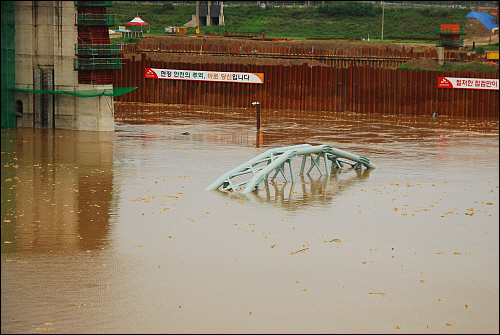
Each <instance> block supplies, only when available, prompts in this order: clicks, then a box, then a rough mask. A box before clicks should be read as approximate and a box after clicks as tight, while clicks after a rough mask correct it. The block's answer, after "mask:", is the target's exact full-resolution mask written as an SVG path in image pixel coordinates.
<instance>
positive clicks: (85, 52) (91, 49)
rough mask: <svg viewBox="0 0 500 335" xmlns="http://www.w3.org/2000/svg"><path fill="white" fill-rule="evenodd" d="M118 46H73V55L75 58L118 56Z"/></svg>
mask: <svg viewBox="0 0 500 335" xmlns="http://www.w3.org/2000/svg"><path fill="white" fill-rule="evenodd" d="M119 54H120V45H118V44H75V55H77V56H118V55H119Z"/></svg>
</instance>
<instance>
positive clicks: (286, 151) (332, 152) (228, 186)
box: [205, 144, 377, 193]
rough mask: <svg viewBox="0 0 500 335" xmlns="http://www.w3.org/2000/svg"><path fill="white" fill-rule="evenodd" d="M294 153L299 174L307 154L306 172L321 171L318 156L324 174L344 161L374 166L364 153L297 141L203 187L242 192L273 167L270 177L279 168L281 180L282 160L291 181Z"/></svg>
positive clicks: (355, 165) (374, 167) (255, 184)
mask: <svg viewBox="0 0 500 335" xmlns="http://www.w3.org/2000/svg"><path fill="white" fill-rule="evenodd" d="M295 156H302V165H301V168H300V174H301V175H303V174H304V169H305V165H306V161H307V158H308V157H310V159H311V166H310V168H309V170H307V172H306V174H309V173H310V172H311V170H312V169H313V168H314V167H317V168H318V170H319V173H320V174H321V175H323V172H322V171H321V168H320V165H319V163H320V161H321V158H323V160H324V164H325V169H326V174H327V175H330V174H331V171H332V169H341V168H342V167H343V166H344V164H348V165H350V166H351V167H353V168H354V169H363V168H368V169H376V168H377V166H376V165H375V164H373V163H372V162H370V160H369V159H368V158H366V157H363V156H358V155H355V154H352V153H350V152H347V151H344V150H340V149H336V148H333V147H331V146H329V145H315V146H312V145H310V144H299V145H292V146H289V147H282V148H274V149H269V150H267V151H265V152H263V153H261V154H260V155H258V156H257V157H254V158H252V159H251V160H249V161H247V162H245V163H243V164H241V165H240V166H238V167H236V168H234V169H232V170H231V171H228V172H226V173H225V174H223V175H222V176H220V177H219V178H218V179H217V180H216V181H214V182H213V183H212V184H210V185H209V186H208V187H207V188H205V190H216V189H218V188H219V187H221V186H222V188H221V190H222V191H225V190H233V191H237V190H240V189H242V188H243V187H244V189H243V192H242V193H249V192H252V191H254V190H255V189H257V188H258V186H259V184H260V183H261V182H262V181H264V180H265V179H268V178H269V173H271V172H272V171H273V170H274V171H275V173H274V176H273V177H272V178H271V181H273V180H274V179H275V178H276V176H277V175H278V173H280V172H281V175H282V176H283V178H284V179H285V181H288V180H287V178H286V175H285V164H288V167H289V169H290V176H291V179H292V182H294V181H295V176H294V174H293V166H292V158H293V157H295ZM342 158H343V159H342ZM346 159H347V161H346ZM261 163H267V165H264V166H261V167H257V165H259V164H261ZM249 173H251V174H252V177H251V179H249V180H246V181H243V182H238V183H233V182H232V179H234V178H235V177H238V176H242V175H245V174H249Z"/></svg>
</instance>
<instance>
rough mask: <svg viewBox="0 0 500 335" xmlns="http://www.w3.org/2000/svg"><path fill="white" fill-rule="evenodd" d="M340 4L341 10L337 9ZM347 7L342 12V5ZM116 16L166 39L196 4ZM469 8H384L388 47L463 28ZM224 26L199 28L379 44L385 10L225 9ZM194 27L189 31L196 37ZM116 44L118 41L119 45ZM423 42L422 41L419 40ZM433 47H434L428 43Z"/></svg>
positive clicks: (333, 5) (330, 5)
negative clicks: (403, 39) (145, 24)
mask: <svg viewBox="0 0 500 335" xmlns="http://www.w3.org/2000/svg"><path fill="white" fill-rule="evenodd" d="M338 3H340V5H338ZM341 5H342V6H343V7H340V6H341ZM107 12H108V13H109V14H115V27H114V28H115V29H118V26H124V25H125V23H127V22H129V21H130V20H132V19H133V18H134V17H135V16H136V15H137V14H139V16H140V17H141V18H142V19H143V20H144V21H146V22H148V23H149V24H151V27H150V33H149V35H150V36H162V35H165V27H168V26H183V25H184V24H185V23H187V22H189V21H190V20H191V19H192V15H195V14H196V6H195V5H175V6H174V5H172V4H171V3H170V2H166V3H164V4H163V5H157V4H134V3H133V2H130V3H127V2H115V3H113V6H112V7H108V8H107ZM468 12H469V10H468V9H456V8H453V9H452V8H437V7H428V8H404V9H394V8H390V9H389V8H386V9H385V10H384V42H391V41H393V40H388V37H391V36H394V37H401V36H404V37H414V38H419V37H438V35H436V29H437V28H439V27H440V25H441V24H459V25H460V26H461V27H464V26H465V23H466V18H465V15H467V13H468ZM224 17H225V24H226V25H225V26H210V27H200V33H201V34H203V33H204V31H205V30H209V31H210V32H213V33H216V34H222V33H223V32H224V30H228V31H239V32H255V33H262V32H264V33H265V34H266V37H282V38H283V37H286V38H294V39H304V38H306V37H348V38H353V37H364V38H365V39H367V38H368V36H369V37H370V41H376V40H380V38H381V32H382V8H381V7H380V6H372V5H370V4H365V3H357V2H326V5H324V6H308V7H304V8H289V7H274V8H269V7H267V8H260V7H257V6H234V7H226V6H224ZM195 29H196V28H188V34H194V33H195ZM117 42H118V41H117ZM420 42H422V41H420ZM430 43H431V44H432V42H430Z"/></svg>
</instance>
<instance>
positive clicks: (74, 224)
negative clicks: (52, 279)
mask: <svg viewBox="0 0 500 335" xmlns="http://www.w3.org/2000/svg"><path fill="white" fill-rule="evenodd" d="M2 152H3V154H2V163H4V161H5V164H3V165H2V166H3V168H2V177H3V176H4V172H5V173H6V176H8V177H9V178H6V179H3V178H2V215H4V218H5V219H4V222H6V220H7V222H9V223H10V224H9V225H6V226H4V227H2V239H3V238H5V239H6V240H7V241H9V242H12V243H7V244H5V243H4V244H2V252H9V251H14V250H17V251H20V250H24V251H36V252H47V251H55V250H58V249H64V250H88V249H96V248H101V247H102V245H101V243H102V241H104V240H106V235H107V233H108V230H109V213H110V206H111V202H112V201H111V200H112V195H113V190H112V184H113V173H112V170H111V169H112V167H113V134H109V133H106V132H104V133H100V132H74V131H67V130H52V129H18V130H16V131H6V132H5V133H2ZM4 189H5V190H6V191H5V192H4V191H3V190H4Z"/></svg>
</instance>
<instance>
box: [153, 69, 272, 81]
mask: <svg viewBox="0 0 500 335" xmlns="http://www.w3.org/2000/svg"><path fill="white" fill-rule="evenodd" d="M145 78H148V79H173V80H196V81H215V82H223V83H246V84H263V83H264V74H263V73H247V72H214V71H198V70H172V69H152V68H146V74H145Z"/></svg>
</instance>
